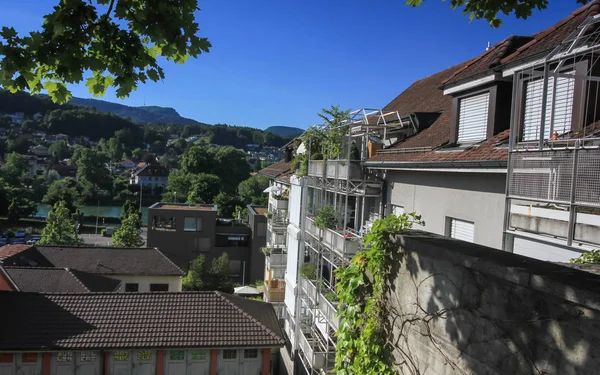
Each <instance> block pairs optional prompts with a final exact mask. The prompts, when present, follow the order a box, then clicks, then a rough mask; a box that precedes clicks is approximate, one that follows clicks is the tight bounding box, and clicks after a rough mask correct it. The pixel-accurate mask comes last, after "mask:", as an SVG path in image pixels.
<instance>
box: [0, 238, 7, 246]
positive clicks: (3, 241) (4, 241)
mask: <svg viewBox="0 0 600 375" xmlns="http://www.w3.org/2000/svg"><path fill="white" fill-rule="evenodd" d="M4 245H8V238H4V237H2V238H0V246H4Z"/></svg>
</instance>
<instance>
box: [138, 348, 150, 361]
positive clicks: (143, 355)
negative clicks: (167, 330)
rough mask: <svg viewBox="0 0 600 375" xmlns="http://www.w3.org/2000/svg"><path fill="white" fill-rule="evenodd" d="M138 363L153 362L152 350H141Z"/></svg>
mask: <svg viewBox="0 0 600 375" xmlns="http://www.w3.org/2000/svg"><path fill="white" fill-rule="evenodd" d="M137 359H138V361H151V360H152V351H151V350H140V351H138V352H137Z"/></svg>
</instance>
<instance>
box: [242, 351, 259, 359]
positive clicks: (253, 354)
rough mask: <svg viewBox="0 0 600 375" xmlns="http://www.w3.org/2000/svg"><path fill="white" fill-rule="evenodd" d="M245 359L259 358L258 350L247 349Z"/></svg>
mask: <svg viewBox="0 0 600 375" xmlns="http://www.w3.org/2000/svg"><path fill="white" fill-rule="evenodd" d="M244 358H258V349H245V350H244Z"/></svg>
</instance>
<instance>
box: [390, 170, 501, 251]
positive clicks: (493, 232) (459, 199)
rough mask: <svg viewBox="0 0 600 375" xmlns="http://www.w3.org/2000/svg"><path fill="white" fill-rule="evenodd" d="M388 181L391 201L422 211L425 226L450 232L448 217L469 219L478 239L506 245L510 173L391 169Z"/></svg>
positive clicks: (482, 241)
mask: <svg viewBox="0 0 600 375" xmlns="http://www.w3.org/2000/svg"><path fill="white" fill-rule="evenodd" d="M386 184H387V203H391V204H392V205H397V206H402V207H403V208H404V211H405V212H413V211H415V212H416V213H417V214H419V215H422V217H423V220H424V221H425V227H423V228H422V229H424V230H426V231H428V232H432V233H436V234H440V235H447V234H448V233H449V232H448V225H447V224H448V218H455V219H460V220H467V221H471V222H474V223H475V243H478V244H481V245H485V246H490V247H494V248H497V249H501V248H502V230H503V220H504V203H505V193H504V192H505V188H506V173H468V172H438V171H432V172H429V171H406V170H402V171H392V170H389V171H388V172H387V176H386ZM387 210H388V212H386V214H387V213H390V212H391V208H390V205H389V204H388V207H387Z"/></svg>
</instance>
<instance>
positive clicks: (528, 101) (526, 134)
mask: <svg viewBox="0 0 600 375" xmlns="http://www.w3.org/2000/svg"><path fill="white" fill-rule="evenodd" d="M564 74H574V72H573V71H571V72H568V73H564ZM553 90H554V77H549V78H548V94H547V98H548V99H547V100H546V119H545V124H544V139H550V138H551V134H550V118H551V114H552V112H553V111H554V126H553V130H552V132H553V133H554V132H557V133H558V134H564V133H566V132H568V131H570V130H571V120H572V116H573V95H574V92H575V78H566V77H558V85H557V86H556V99H555V101H554V110H553V109H552V93H553ZM543 93H544V79H543V78H540V79H537V80H535V81H530V82H528V83H527V85H526V89H525V110H524V114H523V140H524V141H535V140H538V139H539V136H540V123H541V121H542V94H543Z"/></svg>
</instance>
